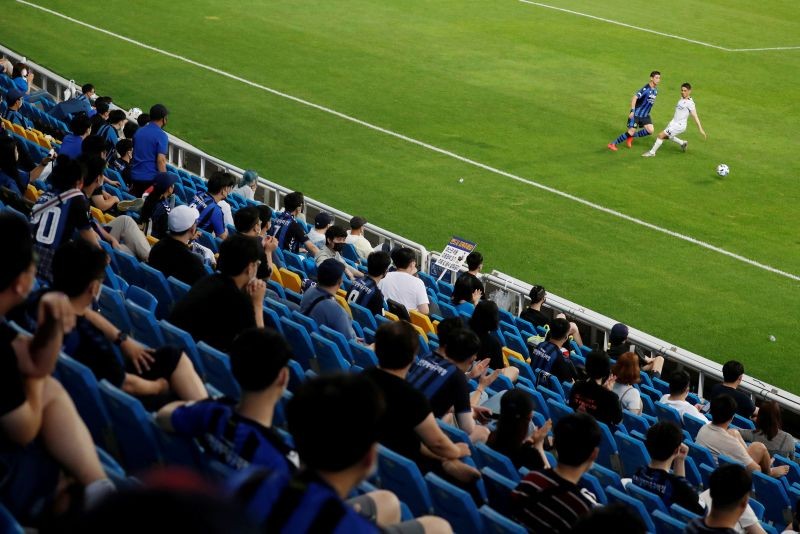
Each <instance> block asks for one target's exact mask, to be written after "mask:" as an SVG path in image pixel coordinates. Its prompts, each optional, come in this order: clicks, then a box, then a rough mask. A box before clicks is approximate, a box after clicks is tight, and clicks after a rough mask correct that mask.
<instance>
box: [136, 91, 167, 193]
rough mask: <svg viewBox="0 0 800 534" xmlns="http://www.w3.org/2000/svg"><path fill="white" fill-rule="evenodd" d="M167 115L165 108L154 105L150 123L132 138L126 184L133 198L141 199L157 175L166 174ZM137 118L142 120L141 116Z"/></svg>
mask: <svg viewBox="0 0 800 534" xmlns="http://www.w3.org/2000/svg"><path fill="white" fill-rule="evenodd" d="M142 115H144V114H142ZM168 115H169V111H167V108H166V107H165V106H163V105H161V104H156V105H154V106H153V107H151V108H150V114H149V119H150V122H148V123H147V124H146V125H144V126H143V127H142V128H139V129H138V130H137V131H136V135H135V136H134V137H133V163H131V166H130V169H131V173H130V177H131V183H130V184H128V185H130V188H131V194H133V196H136V197H141V196H142V195H143V194H144V192H145V191H147V189H148V188H149V187H150V186H151V185H152V184H153V179H154V178H155V176H156V174H157V173H159V172H167V150H168V149H169V138H168V137H167V133H166V132H165V131H164V128H165V127H166V126H167V116H168ZM139 118H140V119H141V118H142V117H141V115H140V117H139ZM140 125H141V123H140Z"/></svg>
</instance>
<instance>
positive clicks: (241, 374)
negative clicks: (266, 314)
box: [229, 328, 292, 391]
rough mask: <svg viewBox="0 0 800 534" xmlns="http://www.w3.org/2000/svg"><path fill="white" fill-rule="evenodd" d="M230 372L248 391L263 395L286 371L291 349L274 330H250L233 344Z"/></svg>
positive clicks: (240, 335)
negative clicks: (281, 372) (284, 370)
mask: <svg viewBox="0 0 800 534" xmlns="http://www.w3.org/2000/svg"><path fill="white" fill-rule="evenodd" d="M229 354H230V357H231V371H232V372H233V376H234V378H236V381H237V382H238V383H239V385H240V386H241V387H242V389H243V390H245V391H263V390H265V389H267V388H268V387H269V386H271V385H272V383H273V382H275V379H276V378H278V373H280V371H281V369H283V368H284V367H286V365H287V364H288V363H289V358H291V354H292V348H291V347H290V346H289V343H287V342H286V340H285V339H284V338H283V336H282V335H280V334H279V333H278V332H276V331H275V330H273V329H271V328H248V329H247V330H244V331H242V333H240V334H239V335H238V336H236V338H235V339H234V340H233V344H232V345H231V348H230V351H229Z"/></svg>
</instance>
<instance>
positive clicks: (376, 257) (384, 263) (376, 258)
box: [367, 250, 392, 277]
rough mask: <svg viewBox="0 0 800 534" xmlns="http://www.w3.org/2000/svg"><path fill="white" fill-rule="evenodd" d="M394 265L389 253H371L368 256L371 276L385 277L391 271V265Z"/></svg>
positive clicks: (368, 268) (368, 267)
mask: <svg viewBox="0 0 800 534" xmlns="http://www.w3.org/2000/svg"><path fill="white" fill-rule="evenodd" d="M391 264H392V259H391V258H390V257H389V253H388V252H384V251H382V250H381V251H378V252H370V254H369V256H367V272H368V273H369V275H370V276H375V277H377V276H383V275H384V274H386V271H387V270H389V265H391Z"/></svg>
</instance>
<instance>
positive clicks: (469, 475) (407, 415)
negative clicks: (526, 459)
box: [364, 321, 480, 483]
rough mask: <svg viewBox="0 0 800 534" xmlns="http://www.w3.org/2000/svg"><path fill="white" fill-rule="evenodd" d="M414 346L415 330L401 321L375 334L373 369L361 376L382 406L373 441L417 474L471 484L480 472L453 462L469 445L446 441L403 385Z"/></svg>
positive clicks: (416, 395) (420, 398) (424, 404)
mask: <svg viewBox="0 0 800 534" xmlns="http://www.w3.org/2000/svg"><path fill="white" fill-rule="evenodd" d="M418 348H419V338H418V336H417V332H416V330H414V328H412V327H411V325H410V324H409V323H406V322H404V321H396V322H392V323H386V324H382V325H380V326H379V327H378V330H377V332H376V333H375V354H376V356H377V357H378V367H374V368H372V369H367V370H366V371H364V376H366V377H367V378H369V379H370V380H372V381H373V382H374V383H375V384H376V385H377V386H378V388H379V389H380V390H381V391H382V392H383V395H384V400H385V402H386V413H385V414H384V417H383V419H382V423H381V427H380V436H379V441H380V442H381V444H382V445H383V446H385V447H388V448H389V449H391V450H392V451H394V452H396V453H398V454H401V455H403V456H405V457H406V458H408V459H410V460H412V461H413V462H415V463H416V464H417V465H418V466H419V468H420V470H422V472H423V473H425V472H427V471H430V470H433V471H435V472H437V473H440V474H443V475H445V476H447V477H448V478H451V479H454V480H455V481H457V482H460V483H468V482H472V481H474V480H476V479H478V478H479V477H480V473H479V472H478V471H477V470H476V469H474V468H472V467H470V466H468V465H466V464H464V463H463V462H461V461H460V460H459V459H460V458H463V457H465V456H469V454H470V451H469V446H468V445H467V444H465V443H453V442H452V441H450V438H448V437H447V435H446V434H445V433H444V432H442V429H441V428H439V425H438V424H436V419H435V418H434V416H433V413H432V412H431V407H430V404H428V399H427V398H426V397H425V395H423V394H422V393H421V392H420V391H419V390H417V389H416V388H414V387H413V386H412V385H411V384H409V383H408V382H407V381H406V376H407V375H408V370H409V369H410V368H411V366H412V365H413V364H414V357H415V355H416V353H417V349H418Z"/></svg>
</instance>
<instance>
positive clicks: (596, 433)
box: [511, 413, 600, 534]
mask: <svg viewBox="0 0 800 534" xmlns="http://www.w3.org/2000/svg"><path fill="white" fill-rule="evenodd" d="M553 436H554V438H555V448H556V452H557V453H558V465H556V467H555V469H545V470H536V471H531V472H530V473H528V474H527V475H525V477H523V479H522V481H521V482H520V483H519V484H518V485H517V487H516V489H515V490H514V491H513V492H512V493H511V506H512V510H513V516H514V518H515V519H516V520H517V521H518V522H520V523H521V524H522V525H523V526H525V528H527V529H528V530H529V531H531V532H552V533H556V534H559V533H566V532H570V531H571V529H572V527H573V526H574V525H575V523H577V522H578V520H579V519H580V518H581V517H582V516H585V515H587V514H589V512H590V511H591V510H592V508H594V507H595V506H597V501H596V500H595V498H594V495H592V494H591V493H590V492H589V491H587V490H585V489H581V488H580V487H578V482H579V481H580V479H581V477H582V476H583V474H584V473H585V472H586V471H588V470H589V469H590V468H591V467H592V464H593V463H594V460H595V458H597V455H598V453H599V452H600V449H599V447H598V446H599V445H600V428H599V427H598V426H597V423H596V422H595V420H594V418H593V417H592V416H590V415H587V414H582V413H574V414H570V415H567V416H566V417H563V418H561V420H559V421H558V423H556V425H555V428H554V429H553Z"/></svg>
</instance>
